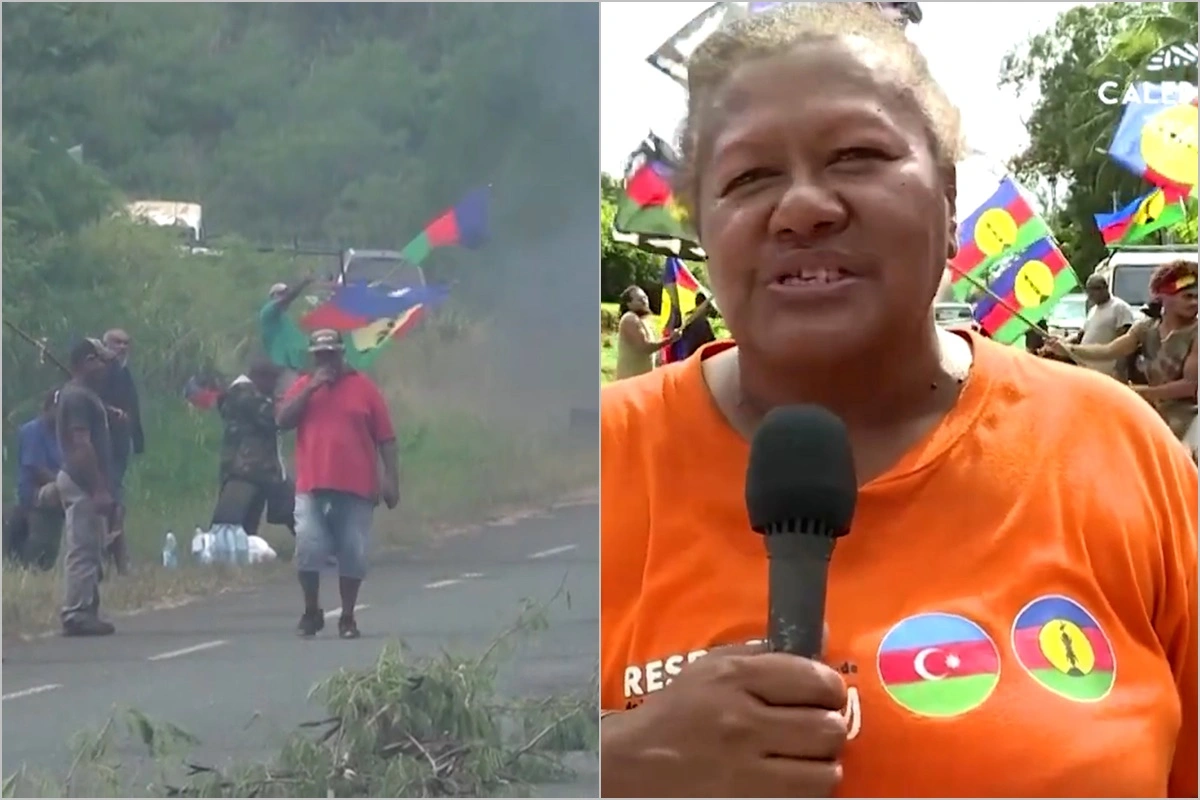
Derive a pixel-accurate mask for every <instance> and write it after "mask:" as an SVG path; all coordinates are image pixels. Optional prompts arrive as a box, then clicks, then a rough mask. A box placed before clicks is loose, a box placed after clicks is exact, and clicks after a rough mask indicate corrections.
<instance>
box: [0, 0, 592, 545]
mask: <svg viewBox="0 0 1200 800" xmlns="http://www.w3.org/2000/svg"><path fill="white" fill-rule="evenodd" d="M0 13H2V17H3V30H2V36H3V67H4V69H3V80H4V99H3V102H4V114H3V157H4V165H3V167H4V168H3V189H4V207H3V226H4V227H3V234H4V248H3V253H2V257H3V269H4V284H5V285H4V288H5V290H6V291H5V292H4V295H3V314H4V317H5V321H6V322H8V323H11V324H13V325H16V326H17V327H18V328H20V329H21V330H22V331H26V332H28V333H29V334H30V335H31V336H32V337H34V338H36V339H39V340H40V339H44V340H46V342H47V343H48V344H49V345H50V348H51V351H52V352H56V353H58V354H59V355H62V354H63V351H64V349H65V347H66V346H67V345H68V343H69V342H70V341H71V340H72V339H73V338H75V337H78V336H81V335H97V334H99V333H101V332H102V331H104V330H105V329H106V328H109V327H111V326H114V325H121V326H122V327H126V328H128V329H129V331H130V333H131V334H132V335H133V337H134V339H135V341H136V342H137V345H136V348H137V355H136V359H137V371H138V376H139V380H140V382H141V387H140V388H141V392H142V399H143V402H144V405H145V415H146V417H147V418H148V419H147V426H148V427H150V428H152V429H151V430H149V431H148V433H147V438H148V440H150V441H152V442H154V445H152V446H153V447H154V448H159V449H156V450H155V452H156V453H163V454H164V455H163V457H162V460H161V461H160V462H156V463H155V464H154V467H153V468H149V469H141V470H138V471H137V476H138V477H137V479H138V480H144V481H146V482H150V481H152V480H153V481H158V482H159V483H156V484H155V485H154V487H153V488H152V490H150V489H147V487H146V486H145V485H143V486H142V487H139V488H140V489H145V490H146V491H145V494H146V495H151V494H152V495H154V497H155V499H156V502H161V503H175V504H176V506H177V505H178V502H180V498H183V501H184V502H195V503H196V505H197V507H206V506H208V504H209V503H210V501H211V497H210V494H211V489H212V487H211V480H212V477H213V472H212V460H213V455H214V454H213V452H212V450H213V448H214V445H215V442H214V439H215V436H216V433H217V431H216V428H217V423H216V422H215V420H214V419H213V415H200V414H191V413H189V412H188V411H187V410H186V407H185V406H184V403H183V401H182V399H181V398H180V391H181V389H182V386H183V383H184V381H185V380H186V378H187V377H188V376H190V375H191V374H193V373H194V372H196V371H200V370H203V369H206V368H208V367H216V368H220V369H221V370H222V371H224V372H226V373H228V372H229V371H231V370H234V369H238V368H240V367H241V366H242V363H243V361H244V358H243V356H244V355H245V353H246V351H247V350H248V349H249V348H250V347H251V346H253V344H254V343H255V342H256V341H257V329H256V326H255V312H256V310H257V308H258V307H259V305H260V304H261V303H262V301H263V300H264V294H265V291H266V288H267V287H268V286H269V285H270V284H271V283H273V282H275V281H279V280H291V279H293V278H295V277H298V276H301V275H310V274H313V273H314V272H327V271H328V270H329V269H330V267H331V266H332V264H331V263H330V262H329V261H327V260H323V259H319V258H313V257H305V256H295V255H291V256H289V255H287V254H283V253H269V252H261V250H262V249H265V247H264V246H273V245H289V244H291V243H292V242H293V241H294V240H299V241H300V242H303V243H308V244H321V245H325V246H327V247H329V248H331V249H333V248H335V247H358V248H365V249H375V248H379V249H399V248H401V247H403V246H404V245H405V244H407V242H408V241H409V240H410V239H411V238H412V237H414V236H415V235H417V234H418V233H419V232H420V231H421V229H422V228H423V227H424V226H425V224H426V223H428V222H429V221H430V219H431V218H432V217H433V216H434V215H435V214H438V213H440V212H441V211H443V210H444V209H445V208H446V207H447V206H450V205H451V204H453V203H454V202H456V201H457V200H458V199H459V198H460V197H461V196H462V195H463V193H464V192H465V191H466V190H467V189H469V188H471V187H474V186H478V185H480V184H491V185H492V197H491V208H490V209H489V211H490V227H491V229H492V238H491V241H490V242H489V244H488V247H487V248H486V250H484V251H478V252H468V251H462V250H457V249H452V248H448V249H445V250H439V251H437V252H435V253H434V254H433V256H431V258H430V261H429V266H430V269H431V272H433V273H440V274H441V275H442V276H443V277H444V278H445V279H447V280H452V281H453V282H454V284H455V285H454V291H453V296H452V304H453V305H454V306H457V307H458V308H457V311H456V310H455V309H453V308H451V309H446V311H445V312H444V313H443V315H442V317H441V318H440V320H441V321H442V322H448V321H450V320H451V319H453V320H456V321H462V324H461V325H446V327H445V329H446V330H449V329H452V328H454V329H460V328H461V329H463V330H464V331H465V332H464V333H463V334H462V336H463V337H464V340H467V339H469V341H468V342H467V344H470V343H471V342H473V341H475V340H474V339H470V334H472V333H473V332H474V333H476V335H477V338H478V339H479V340H486V342H487V344H488V346H489V347H491V350H489V352H488V353H486V354H483V353H479V352H474V351H472V352H471V353H469V356H470V358H468V357H467V356H466V355H464V356H463V357H462V358H461V359H459V361H462V362H464V363H465V362H467V361H471V360H472V359H474V361H472V364H474V363H475V362H486V363H487V366H488V369H489V370H493V371H494V373H495V374H497V375H499V376H500V379H502V380H504V381H508V382H511V383H512V384H516V385H518V386H519V388H523V389H528V388H529V386H528V385H530V384H535V385H536V386H539V387H540V386H544V385H547V384H549V383H551V382H550V379H549V378H548V377H547V376H548V375H549V374H554V375H555V376H556V377H555V379H554V382H553V384H552V388H554V389H556V390H560V395H559V396H558V397H556V398H552V397H551V394H552V393H551V392H549V391H547V392H545V393H544V394H545V397H546V402H547V403H550V402H554V403H558V404H559V405H561V403H562V397H561V386H562V382H563V380H564V379H563V378H561V377H558V376H559V375H560V373H565V374H573V375H575V377H576V380H577V382H578V384H579V386H581V387H582V389H581V390H580V396H581V397H583V398H592V399H594V396H595V375H594V365H593V364H587V363H586V362H584V363H579V358H578V354H579V353H580V352H581V351H583V348H584V347H588V348H589V349H590V348H591V346H592V345H593V342H592V340H591V335H590V331H586V330H585V329H583V328H581V327H580V326H579V324H578V323H577V322H572V320H579V319H583V318H584V317H585V312H586V316H587V317H590V316H591V314H592V313H594V306H593V303H594V300H593V295H594V291H595V289H594V278H593V277H592V273H591V271H590V269H585V268H583V267H582V266H580V267H575V268H564V264H567V263H569V262H570V261H571V260H572V259H575V260H577V259H580V258H581V257H582V256H581V254H582V253H587V258H588V259H590V258H592V257H594V255H592V254H594V247H595V238H594V237H595V229H594V228H592V227H591V226H592V225H593V224H594V223H593V217H592V214H593V213H594V211H593V209H594V207H595V206H594V204H595V188H594V187H595V166H594V165H595V158H596V152H597V151H598V146H599V143H598V131H597V127H596V122H595V113H596V111H595V110H596V108H597V107H598V106H597V104H598V94H597V92H598V89H597V87H598V85H599V74H598V72H599V65H598V61H597V60H596V59H595V58H594V57H593V58H589V57H587V55H586V54H587V53H589V52H593V53H594V52H596V50H597V48H598V36H599V34H598V26H597V14H598V11H597V10H596V8H595V6H594V5H593V6H589V5H586V4H552V5H549V6H535V5H533V4H507V5H504V4H434V3H406V4H373V3H308V4H269V3H250V4H239V3H192V4H188V3H176V4H166V3H144V4H121V3H115V4H112V3H110V4H85V3H30V4H6V5H5V6H4V7H3V9H2V11H0ZM77 146H78V147H79V148H80V150H81V151H82V155H81V156H80V150H76V149H75V148H76V147H77ZM150 199H163V200H176V201H190V202H198V203H200V204H201V205H202V206H203V209H204V227H205V229H206V231H207V232H208V234H209V235H210V237H212V239H211V242H210V245H211V246H212V247H213V248H214V249H216V250H219V251H220V253H221V254H220V255H217V256H196V255H191V254H188V253H186V252H182V251H181V250H180V248H179V247H178V239H177V237H176V235H175V234H174V233H173V232H172V231H169V230H164V229H156V228H153V227H149V226H145V225H140V224H135V223H134V222H132V221H131V220H129V219H126V218H125V216H124V215H123V214H121V213H119V211H120V209H121V208H122V207H123V205H124V204H125V203H127V202H129V201H131V200H150ZM547 307H550V308H552V313H549V314H547V313H546V309H547ZM535 315H540V317H541V318H549V320H550V321H549V322H548V323H546V325H545V326H544V327H543V332H544V333H545V332H546V330H547V329H549V331H550V332H551V333H552V335H543V336H538V337H526V340H524V341H522V343H521V345H520V347H516V346H511V345H509V344H508V343H509V342H511V341H516V337H515V336H513V335H509V333H508V332H507V331H505V330H503V328H502V326H504V325H512V326H520V331H519V333H521V334H527V333H528V320H529V319H531V318H534V316H535ZM463 320H465V321H463ZM560 321H561V325H562V326H563V329H562V331H559V330H557V329H555V328H554V327H553V326H554V325H558V324H560ZM484 331H486V335H485V333H484ZM442 332H443V329H442V328H438V329H437V333H439V334H440V333H442ZM571 335H574V336H576V337H577V338H576V339H575V340H571V338H570V337H571ZM440 342H441V340H440V338H439V337H437V336H428V337H424V338H422V339H421V345H419V346H418V345H414V349H416V350H420V351H421V353H422V354H424V352H425V348H426V347H427V346H429V347H436V346H437V345H438V344H440ZM6 343H7V344H8V345H9V346H7V347H5V348H4V351H3V368H4V371H5V377H6V378H7V380H5V381H4V386H3V404H4V411H5V421H6V433H7V434H9V435H11V433H12V431H13V427H14V426H15V425H16V424H19V423H20V422H23V421H24V420H25V419H27V418H28V416H29V415H30V414H31V413H32V412H33V411H34V409H36V408H37V406H38V403H39V401H40V397H41V394H42V393H43V392H44V391H45V390H46V389H47V388H50V387H51V386H53V385H54V384H55V383H56V382H58V381H60V380H61V379H62V376H61V374H60V373H59V372H58V370H56V369H55V368H54V367H53V366H52V365H50V364H47V363H44V362H43V361H42V360H41V359H40V358H39V354H38V350H37V348H36V347H34V346H30V345H28V344H27V343H22V342H21V341H19V339H17V338H16V337H15V336H10V337H9V338H8V340H7V342H6ZM429 343H432V344H429ZM466 346H467V345H466V344H464V347H466ZM482 346H483V345H480V347H482ZM404 355H405V354H398V356H397V359H396V360H397V361H403V356H404ZM385 358H387V356H385ZM415 360H416V359H414V361H415ZM382 361H383V359H381V362H382ZM427 361H428V362H429V363H433V362H435V359H433V358H429V359H427ZM518 361H520V362H522V363H525V362H528V363H532V364H535V365H537V366H536V368H528V370H529V371H528V372H527V373H525V374H523V375H522V376H520V377H515V376H513V375H512V374H511V373H512V372H513V371H514V369H515V366H514V365H515V364H517V362H518ZM388 366H391V365H386V364H384V365H381V369H386V368H387V367H388ZM453 369H459V370H461V371H465V370H466V369H467V367H466V366H464V365H463V364H457V365H456V366H454V367H453ZM451 370H452V367H450V366H447V367H446V368H445V370H444V371H443V372H442V373H436V377H437V378H438V379H439V380H440V383H439V385H438V386H436V387H423V388H424V389H425V390H426V391H428V392H429V393H431V396H433V397H436V398H437V399H438V400H439V401H440V400H442V399H444V398H443V397H442V396H441V395H438V394H437V393H438V392H443V393H444V395H445V396H446V397H450V396H451V395H452V394H453V390H454V388H455V385H453V380H452V379H455V380H457V379H459V378H460V377H461V375H460V374H459V373H453V374H451ZM538 370H540V372H538ZM430 372H431V374H435V373H434V371H433V367H431V368H430ZM535 373H536V374H535ZM489 374H493V373H491V372H489ZM525 378H528V380H525ZM537 381H540V382H541V383H535V382H537ZM428 382H429V383H434V382H435V381H428ZM463 385H465V384H461V383H460V384H457V385H456V386H457V389H458V395H459V396H455V397H452V398H451V399H453V400H454V402H450V403H440V402H439V403H437V405H438V406H439V410H442V411H445V409H446V407H448V406H454V407H457V406H458V405H459V401H460V400H462V397H461V395H463V394H467V393H468V392H466V391H465V390H463V388H462V387H463ZM472 385H473V386H474V384H472ZM507 388H508V386H506V385H501V386H499V387H495V388H494V390H489V391H486V392H485V391H482V390H478V389H473V390H472V391H474V393H475V396H477V397H486V398H488V399H491V400H494V401H495V402H496V403H499V402H501V399H502V397H504V396H505V390H506V389H507ZM530 393H531V394H536V392H533V391H531V392H530ZM472 399H473V398H472ZM533 405H535V404H534V403H532V402H524V403H522V412H523V413H533V412H532V411H527V409H530V408H531V407H532V406H533ZM505 410H506V411H507V409H505ZM483 411H487V409H482V410H481V413H483ZM445 413H446V414H450V413H451V412H448V411H446V412H445ZM424 421H428V420H423V421H422V422H424ZM440 421H444V420H434V422H433V423H431V424H438V423H439V422H440ZM509 421H510V422H511V420H509ZM543 422H544V420H543ZM485 427H486V426H485ZM509 427H510V428H511V425H510V426H509ZM447 428H454V429H456V430H466V428H464V426H463V424H461V420H459V419H457V418H455V419H454V424H453V425H450V424H449V423H447ZM492 433H493V431H491V430H490V429H489V430H487V434H488V435H487V436H484V437H480V436H474V437H473V439H472V441H473V442H475V443H477V444H478V445H479V446H480V447H487V446H493V445H495V442H499V441H502V440H503V436H504V435H506V434H504V433H503V432H500V433H497V434H496V437H493V438H494V441H493V440H492V439H489V437H491V436H492ZM432 438H435V437H431V439H432ZM169 443H173V444H175V445H176V446H177V448H176V449H174V450H172V448H171V445H170V444H169ZM10 452H11V451H10ZM148 452H149V448H148ZM456 458H457V459H458V462H457V463H462V462H464V461H465V460H469V459H471V458H474V456H469V457H468V456H463V455H461V454H460V455H459V456H456ZM475 462H476V463H482V462H481V461H480V459H475ZM7 463H8V464H9V465H11V460H10V461H9V462H7ZM189 468H190V477H187V476H185V475H184V473H187V472H189ZM464 468H465V467H464ZM185 478H186V479H185ZM189 481H190V482H189ZM9 485H10V486H11V485H12V482H11V481H10V482H9ZM481 491H486V490H485V489H481ZM143 499H145V498H143ZM143 505H144V504H143ZM141 507H142V506H139V508H141ZM175 511H178V508H175ZM189 516H190V513H189ZM135 522H136V523H138V524H141V523H143V522H145V520H144V519H143V520H135ZM146 524H147V526H149V525H150V524H151V523H146ZM172 524H175V523H172ZM161 530H162V529H161V528H159V529H157V530H156V531H155V532H154V535H155V536H161Z"/></svg>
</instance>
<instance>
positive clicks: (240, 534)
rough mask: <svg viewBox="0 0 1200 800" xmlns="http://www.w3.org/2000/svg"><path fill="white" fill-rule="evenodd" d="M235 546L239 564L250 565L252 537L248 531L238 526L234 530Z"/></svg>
mask: <svg viewBox="0 0 1200 800" xmlns="http://www.w3.org/2000/svg"><path fill="white" fill-rule="evenodd" d="M233 544H234V550H235V552H236V554H237V563H238V564H241V565H242V566H245V565H246V564H249V563H250V537H249V536H247V535H246V529H245V528H243V527H242V526H241V525H238V526H237V527H236V528H234V529H233Z"/></svg>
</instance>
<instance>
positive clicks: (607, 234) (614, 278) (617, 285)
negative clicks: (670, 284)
mask: <svg viewBox="0 0 1200 800" xmlns="http://www.w3.org/2000/svg"><path fill="white" fill-rule="evenodd" d="M620 196H621V183H620V181H618V180H617V179H615V178H613V177H611V176H609V175H605V174H604V173H601V174H600V301H601V302H603V303H615V302H617V301H618V300H620V297H621V292H622V291H624V290H625V288H626V287H627V286H630V285H633V284H637V285H638V286H641V287H643V288H646V289H647V290H649V289H650V288H651V287H654V286H657V285H658V284H660V283H661V281H662V264H663V257H662V256H659V255H655V254H653V253H647V252H646V251H645V250H639V249H637V248H636V247H633V246H632V245H629V244H625V243H624V242H618V241H616V240H615V239H613V229H612V225H613V220H614V219H616V217H617V200H618V198H619V197H620Z"/></svg>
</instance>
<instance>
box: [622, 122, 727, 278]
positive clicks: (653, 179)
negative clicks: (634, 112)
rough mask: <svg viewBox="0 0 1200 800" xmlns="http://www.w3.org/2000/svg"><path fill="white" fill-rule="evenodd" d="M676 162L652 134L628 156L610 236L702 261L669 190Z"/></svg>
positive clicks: (680, 209) (651, 250)
mask: <svg viewBox="0 0 1200 800" xmlns="http://www.w3.org/2000/svg"><path fill="white" fill-rule="evenodd" d="M678 163H679V157H678V156H677V155H675V152H674V151H673V150H672V149H671V146H670V145H668V144H667V143H666V142H665V141H663V140H662V139H660V138H659V137H658V136H655V135H654V134H653V133H651V134H650V135H648V136H647V137H646V138H645V140H644V141H643V142H642V143H641V145H640V146H639V147H638V149H637V150H635V151H634V152H633V154H632V155H630V157H629V163H628V166H627V167H626V169H625V185H624V187H623V191H622V193H621V196H620V198H618V200H617V216H616V218H615V219H614V220H613V238H614V239H616V240H617V241H621V242H628V243H629V244H632V245H633V246H634V247H637V248H639V249H641V250H646V251H648V252H651V253H661V254H663V255H667V256H678V257H680V258H686V259H688V260H690V261H702V260H703V259H704V257H705V256H704V250H703V249H702V248H701V247H700V243H699V239H698V237H697V236H696V234H695V232H694V231H693V230H692V229H691V226H690V225H688V224H687V222H686V219H685V216H684V213H683V209H682V208H681V207H680V206H679V204H678V203H677V202H676V198H675V193H674V191H673V190H672V189H671V176H672V175H673V174H674V173H675V169H676V165H678Z"/></svg>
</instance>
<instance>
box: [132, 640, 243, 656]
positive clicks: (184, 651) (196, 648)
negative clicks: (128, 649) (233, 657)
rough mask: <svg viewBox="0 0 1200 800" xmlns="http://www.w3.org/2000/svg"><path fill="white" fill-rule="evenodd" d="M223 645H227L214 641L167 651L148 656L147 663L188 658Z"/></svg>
mask: <svg viewBox="0 0 1200 800" xmlns="http://www.w3.org/2000/svg"><path fill="white" fill-rule="evenodd" d="M223 644H229V642H227V641H225V640H224V639H214V640H213V641H211V642H201V643H200V644H194V645H192V646H191V647H184V648H181V649H179V650H168V651H167V652H165V653H159V654H158V655H156V656H150V657H149V658H148V659H146V660H147V661H166V660H167V659H169V658H179V657H180V656H190V655H191V654H192V653H199V652H201V651H203V650H211V649H213V648H214V647H220V646H221V645H223Z"/></svg>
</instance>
